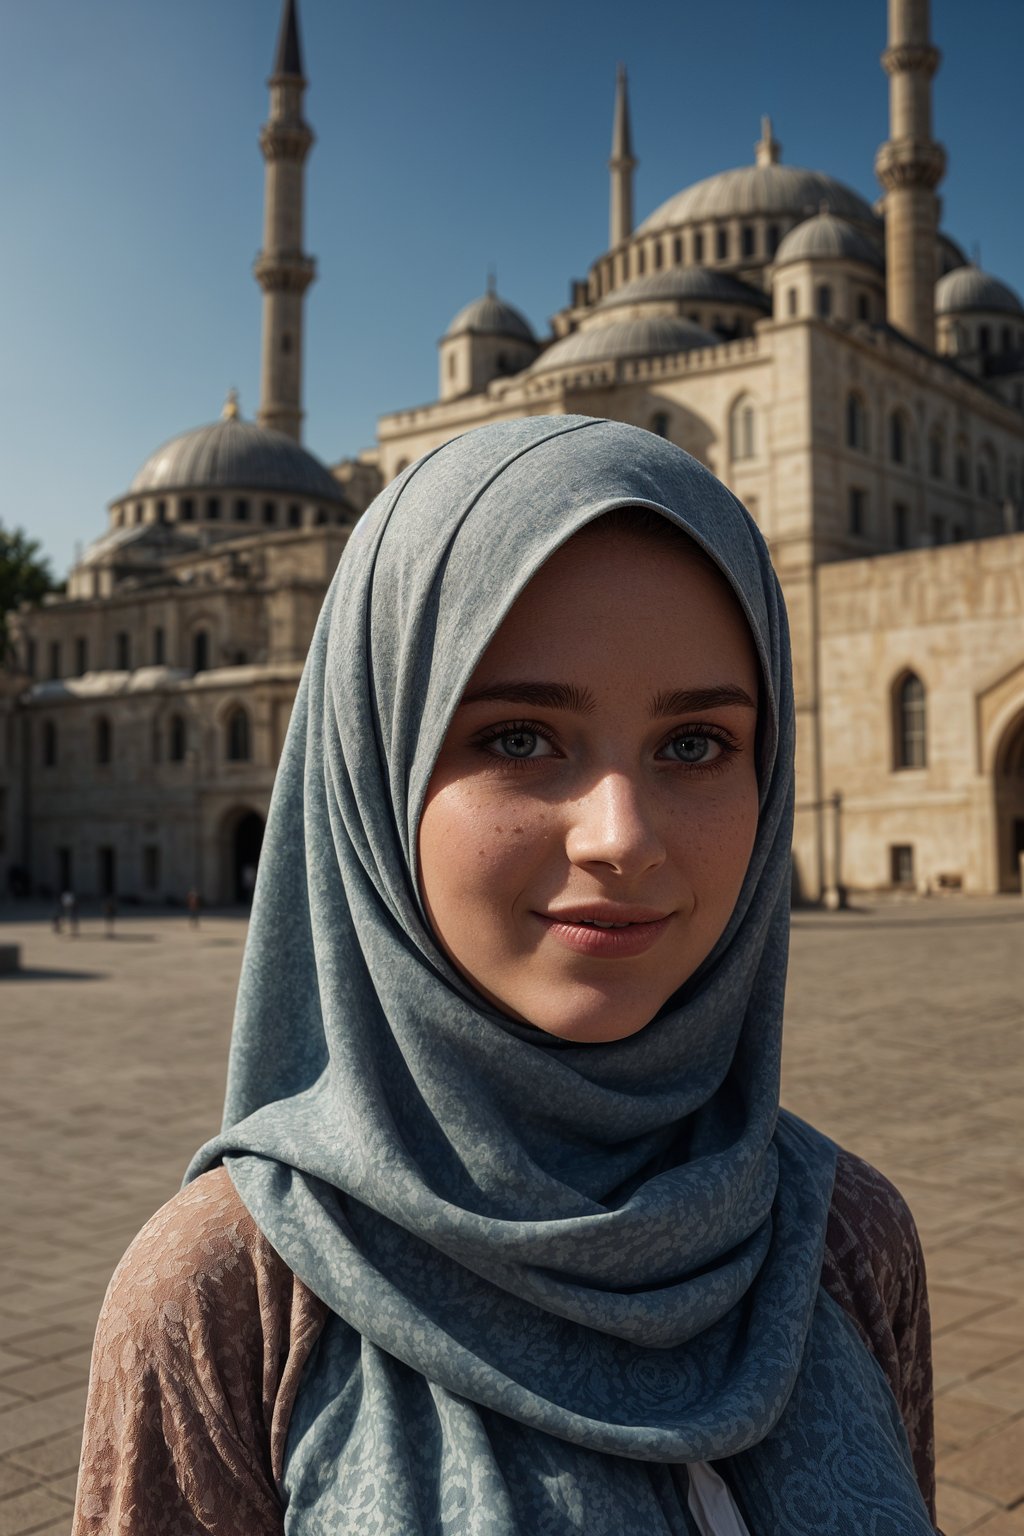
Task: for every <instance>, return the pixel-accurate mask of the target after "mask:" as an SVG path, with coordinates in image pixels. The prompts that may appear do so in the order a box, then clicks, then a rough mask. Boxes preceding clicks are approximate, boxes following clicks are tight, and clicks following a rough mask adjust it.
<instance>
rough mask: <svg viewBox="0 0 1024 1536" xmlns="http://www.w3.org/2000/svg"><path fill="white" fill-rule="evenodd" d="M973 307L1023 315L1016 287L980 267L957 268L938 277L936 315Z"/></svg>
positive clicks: (960, 312)
mask: <svg viewBox="0 0 1024 1536" xmlns="http://www.w3.org/2000/svg"><path fill="white" fill-rule="evenodd" d="M972 309H982V310H996V311H998V312H999V313H1002V314H1008V315H1020V314H1024V305H1022V304H1021V301H1020V299H1019V298H1018V297H1017V295H1016V294H1015V293H1014V291H1013V289H1012V288H1010V287H1008V286H1007V284H1006V283H1001V282H1000V281H999V279H998V278H997V277H992V276H990V274H989V273H988V272H983V271H982V270H981V268H980V267H957V268H956V269H955V271H953V272H947V273H946V275H945V277H940V278H939V280H938V282H937V283H936V284H935V312H936V314H939V315H952V314H962V313H963V312H964V311H967V310H972Z"/></svg>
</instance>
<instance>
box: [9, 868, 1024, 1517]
mask: <svg viewBox="0 0 1024 1536" xmlns="http://www.w3.org/2000/svg"><path fill="white" fill-rule="evenodd" d="M8 911H9V909H8ZM244 931H245V930H244V923H243V921H242V919H241V918H239V917H231V916H213V917H204V919H203V921H202V923H201V925H200V926H199V928H198V929H196V930H193V929H190V928H189V926H188V923H187V921H186V920H185V919H184V918H183V917H181V916H176V915H169V914H164V915H151V914H139V915H137V916H133V917H131V918H126V919H122V920H119V922H118V925H117V933H116V936H115V937H114V938H112V939H108V938H106V937H105V936H104V934H103V931H102V925H101V923H100V922H99V920H98V919H91V920H90V919H89V918H88V917H86V918H85V919H84V920H83V922H82V928H81V932H80V934H79V936H78V937H77V938H71V937H67V936H62V937H58V936H57V935H55V934H53V932H52V931H51V930H50V928H49V926H48V924H47V923H46V921H45V920H43V919H41V918H40V917H39V915H38V914H31V913H29V912H25V913H22V914H18V916H17V919H16V920H15V919H11V918H8V920H6V921H0V943H2V942H8V941H13V942H17V943H20V944H21V945H22V951H23V966H24V972H23V974H22V975H21V976H18V977H6V978H4V977H0V1050H2V1055H3V1063H4V1067H3V1076H2V1083H0V1168H2V1169H3V1173H2V1175H0V1201H2V1208H0V1230H2V1231H3V1233H4V1244H3V1252H2V1256H0V1536H28V1533H29V1532H40V1533H42V1532H52V1533H58V1532H59V1533H61V1536H67V1533H68V1531H69V1528H70V1513H71V1506H72V1503H73V1500H74V1486H75V1468H76V1465H77V1461H78V1452H79V1443H80V1438H81V1422H82V1408H83V1402H84V1396H85V1382H86V1376H87V1370H88V1360H89V1346H90V1341H91V1337H92V1331H93V1327H94V1324H95V1320H96V1314H97V1310H98V1308H99V1304H100V1300H101V1298H102V1295H103V1291H104V1288H105V1286H106V1283H107V1280H108V1278H109V1275H110V1272H111V1270H112V1268H113V1266H114V1264H115V1263H116V1261H117V1259H118V1258H119V1256H120V1254H121V1252H122V1251H123V1249H124V1248H125V1246H126V1245H127V1243H128V1242H129V1240H130V1239H131V1237H132V1236H133V1234H134V1233H135V1232H136V1230H137V1229H138V1228H139V1227H140V1226H141V1225H142V1223H143V1222H144V1221H145V1219H146V1218H147V1217H148V1216H149V1215H150V1214H151V1212H152V1211H153V1210H155V1209H156V1208H157V1206H159V1205H160V1204H161V1203H162V1202H163V1201H164V1200H166V1199H167V1198H169V1196H170V1195H172V1194H173V1193H174V1191H175V1189H176V1188H177V1186H178V1183H179V1180H180V1177H181V1173H182V1170H183V1168H184V1166H185V1164H186V1162H187V1161H188V1158H189V1156H190V1155H191V1153H192V1152H193V1150H194V1149H195V1148H196V1147H197V1146H198V1145H199V1144H200V1143H201V1142H202V1141H203V1140H204V1139H205V1138H206V1136H207V1135H208V1134H209V1133H210V1132H211V1130H212V1129H214V1128H215V1127H216V1125H217V1123H218V1120H219V1112H220V1102H221V1094H222V1089H223V1076H224V1062H225V1055H226V1049H227V1041H228V1033H229V1027H230V1018H231V1001H232V995H233V992H234V987H235V983H236V980H237V976H238V969H239V964H240V962H241V956H242V943H243V939H244ZM1022 998H1024V903H1021V902H1019V901H1017V900H1014V899H1012V898H1006V899H1005V900H1003V901H981V900H974V901H971V900H968V899H965V898H958V897H950V898H948V899H942V900H939V899H933V900H930V901H929V900H922V901H911V902H907V903H904V904H900V903H892V902H890V903H872V904H871V910H863V911H856V912H850V913H841V914H832V915H827V914H817V913H805V914H798V915H797V917H796V919H795V923H794V940H793V964H792V968H791V982H790V1018H789V1033H788V1045H787V1055H786V1075H785V1095H784V1096H785V1100H786V1102H787V1103H788V1104H789V1105H790V1107H791V1108H793V1109H794V1110H796V1111H797V1112H798V1113H800V1114H802V1115H804V1116H805V1117H806V1118H808V1119H811V1120H813V1121H815V1123H816V1124H818V1125H820V1126H821V1127H822V1128H823V1129H825V1130H827V1131H828V1132H829V1133H830V1134H831V1135H833V1136H835V1137H836V1138H837V1139H838V1140H840V1141H842V1142H843V1143H845V1144H846V1145H847V1146H849V1147H851V1148H852V1149H854V1150H855V1151H857V1152H859V1153H861V1154H863V1155H864V1156H866V1157H867V1158H869V1159H870V1160H871V1161H873V1162H874V1163H875V1164H877V1166H878V1167H880V1168H881V1169H882V1170H883V1171H884V1172H885V1173H887V1174H888V1175H889V1177H890V1178H892V1179H893V1180H894V1181H895V1182H896V1183H897V1184H898V1185H899V1186H900V1188H901V1189H902V1190H903V1191H904V1193H905V1194H906V1195H907V1197H908V1199H909V1200H910V1203H911V1206H912V1208H913V1210H914V1212H915V1215H916V1216H917V1219H918V1222H919V1225H920V1227H921V1230H922V1234H923V1237H924V1241H925V1251H926V1254H927V1258H928V1264H929V1274H930V1282H931V1295H932V1306H933V1314H934V1326H935V1354H936V1367H937V1377H938V1380H937V1388H938V1397H937V1405H936V1406H937V1423H938V1434H939V1453H940V1454H939V1475H940V1523H941V1524H942V1525H943V1528H944V1530H945V1532H946V1533H947V1536H959V1533H961V1532H967V1531H971V1532H974V1531H984V1532H985V1536H1011V1533H1017V1536H1024V1222H1022V1216H1024V1143H1022V1137H1021V1123H1022V1113H1021V1111H1022V1106H1024V1049H1022V1035H1024V1028H1022Z"/></svg>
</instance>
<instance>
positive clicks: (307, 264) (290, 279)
mask: <svg viewBox="0 0 1024 1536" xmlns="http://www.w3.org/2000/svg"><path fill="white" fill-rule="evenodd" d="M252 275H253V277H254V278H255V279H256V281H257V282H258V283H259V285H260V287H261V288H262V289H263V292H264V293H305V291H306V289H307V288H308V287H309V285H310V283H311V282H312V281H313V280H314V278H315V277H316V262H315V261H314V260H313V258H312V256H303V255H301V254H300V253H298V252H296V253H294V254H287V255H285V254H282V253H280V252H277V253H275V252H270V251H260V253H259V255H258V256H257V257H256V260H255V261H254V262H253V264H252Z"/></svg>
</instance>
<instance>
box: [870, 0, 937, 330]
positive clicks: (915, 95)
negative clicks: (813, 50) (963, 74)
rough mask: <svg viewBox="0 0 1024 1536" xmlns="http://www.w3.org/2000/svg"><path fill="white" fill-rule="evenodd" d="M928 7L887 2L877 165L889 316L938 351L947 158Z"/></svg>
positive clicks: (909, 0)
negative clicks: (939, 134) (941, 195)
mask: <svg viewBox="0 0 1024 1536" xmlns="http://www.w3.org/2000/svg"><path fill="white" fill-rule="evenodd" d="M928 10H929V0H889V46H888V48H887V49H886V50H885V52H884V53H883V54H882V68H883V69H884V70H885V72H886V74H887V75H888V76H889V138H888V139H887V140H886V142H885V143H884V144H883V145H882V147H881V149H879V151H878V154H877V156H876V158H875V174H876V175H877V177H878V179H879V181H880V182H881V183H882V186H883V187H884V188H885V266H886V279H885V281H886V309H887V316H888V320H889V323H890V325H894V326H896V327H897V328H898V329H899V330H901V331H903V332H904V333H905V334H906V335H907V336H909V337H911V338H912V339H913V340H914V341H916V342H918V343H919V344H920V345H921V346H922V347H928V348H929V349H930V350H931V351H934V349H935V283H936V280H937V278H938V275H939V272H938V229H939V199H938V197H937V196H936V193H935V188H936V187H937V186H938V184H939V182H940V181H941V180H942V177H943V175H944V173H945V170H946V151H945V150H944V149H943V147H942V145H941V144H937V143H936V142H935V140H934V139H933V138H932V76H933V75H934V74H935V71H936V70H937V69H938V67H939V57H940V55H939V50H938V49H937V48H935V47H933V46H932V43H931V40H930V37H929V31H930V28H929V18H928Z"/></svg>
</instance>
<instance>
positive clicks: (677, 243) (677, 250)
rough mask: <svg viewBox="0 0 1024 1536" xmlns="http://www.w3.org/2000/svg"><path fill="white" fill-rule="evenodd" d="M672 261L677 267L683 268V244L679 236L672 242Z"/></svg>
mask: <svg viewBox="0 0 1024 1536" xmlns="http://www.w3.org/2000/svg"><path fill="white" fill-rule="evenodd" d="M672 260H673V261H674V262H675V264H676V266H677V267H681V266H682V264H683V242H682V240H681V239H680V238H679V236H678V235H676V237H675V239H674V240H673V241H672Z"/></svg>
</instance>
